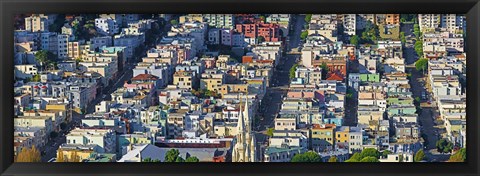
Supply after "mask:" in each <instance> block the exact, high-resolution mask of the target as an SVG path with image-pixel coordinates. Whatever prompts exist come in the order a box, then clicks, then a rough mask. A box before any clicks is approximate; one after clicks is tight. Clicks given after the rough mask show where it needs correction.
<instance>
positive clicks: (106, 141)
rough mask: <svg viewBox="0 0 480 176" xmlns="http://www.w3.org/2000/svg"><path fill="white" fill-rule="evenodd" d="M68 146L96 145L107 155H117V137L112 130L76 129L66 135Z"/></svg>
mask: <svg viewBox="0 0 480 176" xmlns="http://www.w3.org/2000/svg"><path fill="white" fill-rule="evenodd" d="M66 138H67V142H66V143H67V144H77V145H89V144H96V145H98V146H99V147H101V148H102V149H101V151H102V152H105V153H116V145H117V142H116V135H115V132H114V131H113V130H111V129H94V128H93V129H78V128H77V129H74V130H72V131H71V132H70V133H69V134H67V135H66Z"/></svg>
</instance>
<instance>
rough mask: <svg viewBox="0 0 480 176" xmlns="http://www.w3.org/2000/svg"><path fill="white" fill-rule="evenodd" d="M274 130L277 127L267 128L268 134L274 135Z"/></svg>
mask: <svg viewBox="0 0 480 176" xmlns="http://www.w3.org/2000/svg"><path fill="white" fill-rule="evenodd" d="M274 130H275V128H268V129H267V136H269V137H272V136H273V131H274Z"/></svg>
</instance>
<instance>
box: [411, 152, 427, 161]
mask: <svg viewBox="0 0 480 176" xmlns="http://www.w3.org/2000/svg"><path fill="white" fill-rule="evenodd" d="M424 159H425V152H423V150H419V151H417V153H415V157H414V158H413V160H414V161H415V162H420V161H422V160H424Z"/></svg>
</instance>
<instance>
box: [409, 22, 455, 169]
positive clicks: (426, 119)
mask: <svg viewBox="0 0 480 176" xmlns="http://www.w3.org/2000/svg"><path fill="white" fill-rule="evenodd" d="M411 29H413V24H402V28H401V30H402V31H403V32H405V36H412V37H411V38H410V37H407V41H409V40H411V41H412V43H415V37H414V35H413V33H412V30H411ZM407 43H408V42H407ZM403 55H404V57H405V64H406V65H411V64H413V65H414V64H415V61H417V60H418V58H419V57H418V56H417V54H416V52H415V49H414V46H413V45H408V44H406V45H405V47H404V50H403ZM406 72H407V73H410V74H411V77H410V81H409V83H410V87H411V90H410V91H411V92H412V94H413V95H412V96H413V98H415V97H420V98H421V97H422V92H427V90H426V87H425V83H422V82H423V79H424V75H423V73H422V71H417V70H416V69H415V68H407V69H406ZM425 75H427V74H425ZM420 81H422V82H420ZM426 101H427V100H424V99H422V98H421V103H424V104H425V103H426ZM436 111H437V110H436V108H432V107H422V111H421V113H420V114H419V116H418V121H419V124H420V126H421V130H420V131H421V133H422V137H424V139H425V138H426V139H425V140H426V141H425V143H424V144H426V146H425V147H426V148H425V149H426V150H425V154H426V156H427V161H429V162H432V161H437V162H441V161H446V160H448V155H442V154H440V153H438V152H437V151H436V146H435V144H436V143H437V141H438V140H439V129H438V128H436V127H435V126H436V124H435V121H434V117H435V115H434V114H438V113H437V112H436ZM432 112H433V114H432Z"/></svg>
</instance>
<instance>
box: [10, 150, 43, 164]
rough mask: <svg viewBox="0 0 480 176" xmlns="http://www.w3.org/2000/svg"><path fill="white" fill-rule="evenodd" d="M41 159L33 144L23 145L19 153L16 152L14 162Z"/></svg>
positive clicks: (38, 160) (37, 160)
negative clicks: (29, 145)
mask: <svg viewBox="0 0 480 176" xmlns="http://www.w3.org/2000/svg"><path fill="white" fill-rule="evenodd" d="M40 161H41V156H40V152H39V151H38V150H37V148H35V146H32V148H28V147H24V148H22V150H21V151H20V153H18V154H17V157H16V162H40Z"/></svg>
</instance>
